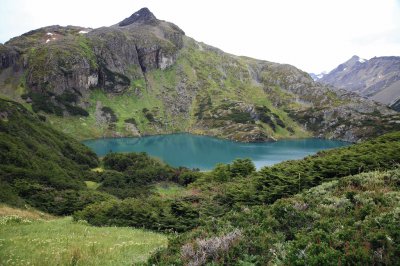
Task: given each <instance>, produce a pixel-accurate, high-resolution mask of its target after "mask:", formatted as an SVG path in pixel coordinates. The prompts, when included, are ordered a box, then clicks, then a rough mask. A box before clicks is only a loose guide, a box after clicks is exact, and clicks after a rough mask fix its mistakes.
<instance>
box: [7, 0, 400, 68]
mask: <svg viewBox="0 0 400 266" xmlns="http://www.w3.org/2000/svg"><path fill="white" fill-rule="evenodd" d="M142 7H148V8H149V9H150V10H151V11H152V12H153V13H154V15H155V16H156V17H157V18H159V19H162V20H167V21H170V22H173V23H175V24H177V25H178V26H179V27H180V28H181V29H183V30H184V31H185V32H186V35H188V36H190V37H193V38H194V39H196V40H198V41H202V42H205V43H207V44H210V45H213V46H215V47H218V48H220V49H222V50H224V51H226V52H229V53H232V54H236V55H246V56H250V57H254V58H258V59H264V60H268V61H274V62H279V63H288V64H292V65H295V66H296V67H299V68H301V69H303V70H305V71H308V72H316V73H318V72H321V71H326V70H328V71H329V70H332V69H333V68H334V67H336V66H337V65H338V64H340V63H342V62H344V61H346V60H347V59H349V58H350V57H351V56H352V55H355V54H356V55H359V56H360V57H362V58H366V59H369V58H371V57H374V56H384V55H396V56H400V0H279V1H278V0H258V1H255V0H241V1H235V0H230V1H229V0H201V1H197V0H196V1H189V0H186V1H185V0H148V1H144V0H129V1H128V0H107V1H101V0H63V1H56V0H0V42H1V43H4V42H6V41H7V40H9V39H10V38H11V37H14V36H17V35H20V34H22V33H24V32H27V31H29V30H32V29H36V28H39V27H43V26H48V25H55V24H58V25H62V26H65V25H77V26H85V27H92V28H96V27H100V26H109V25H112V24H115V23H117V22H119V21H121V20H122V19H124V18H125V17H128V16H130V15H131V14H132V13H134V12H135V11H137V10H138V9H140V8H142Z"/></svg>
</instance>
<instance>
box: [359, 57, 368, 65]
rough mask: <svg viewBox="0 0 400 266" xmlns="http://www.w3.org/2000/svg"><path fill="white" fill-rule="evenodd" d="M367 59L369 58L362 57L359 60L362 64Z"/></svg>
mask: <svg viewBox="0 0 400 266" xmlns="http://www.w3.org/2000/svg"><path fill="white" fill-rule="evenodd" d="M365 61H367V60H366V59H362V58H359V59H358V62H360V63H361V64H362V63H364V62H365Z"/></svg>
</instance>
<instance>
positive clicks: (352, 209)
mask: <svg viewBox="0 0 400 266" xmlns="http://www.w3.org/2000/svg"><path fill="white" fill-rule="evenodd" d="M44 120H45V119H44V118H43V117H41V116H39V115H35V114H32V113H31V112H29V111H27V110H26V109H25V108H24V107H23V106H21V105H19V104H16V103H13V102H10V101H6V100H0V159H1V160H0V161H1V164H0V182H1V186H0V201H1V202H2V203H7V204H8V205H9V206H13V207H20V208H25V206H26V205H28V206H33V207H35V208H37V209H38V210H40V211H41V212H48V213H50V214H52V215H63V216H67V215H72V217H73V220H72V219H71V218H70V217H65V218H55V217H54V216H51V215H48V214H45V213H41V212H32V211H30V210H19V211H18V212H17V211H14V208H11V207H4V206H3V207H2V208H0V216H2V218H1V223H0V230H1V231H0V233H1V236H2V237H1V239H2V240H1V243H0V245H1V249H0V252H1V253H0V258H1V260H2V261H1V264H6V265H7V264H14V263H17V264H18V263H19V264H20V265H23V264H27V260H29V262H30V263H36V264H40V265H46V264H49V265H50V264H54V263H55V264H57V263H58V264H72V265H76V264H81V265H91V264H92V265H98V264H102V265H104V264H105V265H107V263H109V264H110V265H118V264H122V265H126V264H132V263H133V262H138V261H141V262H144V261H145V259H146V258H147V256H148V254H150V252H151V251H153V250H155V249H156V248H157V247H160V246H163V245H164V246H165V243H166V240H165V237H164V236H160V235H157V234H153V233H149V232H146V231H143V230H139V231H137V230H132V229H130V228H127V227H134V228H141V229H147V230H153V231H158V232H162V233H165V232H167V233H176V232H178V233H179V235H177V236H176V237H174V238H172V239H171V241H170V242H169V244H168V247H166V248H165V249H163V250H161V251H158V252H157V253H156V254H154V255H153V256H152V257H151V258H150V260H149V262H148V263H149V264H150V265H152V264H156V265H163V264H164V265H204V264H205V263H210V264H212V265H215V264H225V265H268V264H278V265H296V264H297V265H329V264H332V265H333V264H335V265H337V264H346V265H349V264H357V263H361V264H363V265H372V264H374V265H375V264H378V265H395V264H396V263H397V261H396V259H397V258H398V257H399V256H400V235H399V231H398V225H399V224H400V220H399V217H400V216H399V208H400V203H399V202H400V194H399V188H400V186H399V184H400V178H399V175H400V170H399V169H398V165H399V163H400V132H393V133H389V134H386V135H383V136H380V137H378V138H375V139H371V140H369V141H365V142H363V143H359V144H355V145H352V146H348V147H343V148H340V149H334V150H329V151H322V152H319V153H317V154H316V155H313V156H309V157H307V158H304V159H302V160H297V161H288V162H283V163H280V164H277V165H274V166H272V167H264V168H262V169H261V170H260V171H256V169H255V167H254V164H253V163H252V162H251V160H249V159H237V160H235V161H233V162H232V163H231V164H219V165H217V166H216V167H215V168H214V169H213V170H212V171H210V172H205V173H204V172H199V171H196V170H193V169H187V168H184V167H179V168H175V167H171V166H169V165H167V164H165V163H163V162H161V161H159V160H157V159H155V158H151V157H149V156H148V155H147V154H145V153H128V154H116V153H110V154H108V155H106V156H105V157H104V158H103V160H102V162H101V163H100V162H99V160H98V158H97V156H96V155H95V154H94V153H92V152H91V151H89V150H88V149H87V148H86V147H85V146H83V145H82V144H80V143H79V142H76V141H75V140H73V139H72V138H70V137H68V136H65V135H64V134H63V133H60V132H58V131H56V130H54V129H52V128H51V127H50V126H49V125H48V124H47V123H46V122H45V121H44ZM89 224H90V225H92V226H93V225H94V226H106V227H107V228H104V227H92V226H89ZM109 226H121V227H123V228H115V227H109ZM71 232H72V233H71ZM171 235H173V234H171ZM135 239H137V241H138V242H136V240H135ZM147 240H149V242H146V241H147ZM138 243H139V244H138ZM17 251H18V252H17ZM43 252H44V253H43ZM139 253H140V254H144V255H145V256H143V257H141V256H139V255H137V256H136V255H135V254H139ZM95 257H96V258H95ZM22 260H24V261H22Z"/></svg>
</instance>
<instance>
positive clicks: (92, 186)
mask: <svg viewBox="0 0 400 266" xmlns="http://www.w3.org/2000/svg"><path fill="white" fill-rule="evenodd" d="M85 184H86V186H87V188H88V189H91V190H96V189H97V188H98V187H99V186H100V183H97V182H94V181H85Z"/></svg>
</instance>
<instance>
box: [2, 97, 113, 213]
mask: <svg viewBox="0 0 400 266" xmlns="http://www.w3.org/2000/svg"><path fill="white" fill-rule="evenodd" d="M44 120H45V117H42V116H40V115H39V116H38V115H36V114H33V113H31V112H30V111H28V110H27V109H25V108H24V107H23V106H22V105H20V104H17V103H15V102H11V101H7V100H1V99H0V162H1V163H0V183H1V186H0V191H1V193H0V201H1V202H3V203H7V204H10V205H14V206H24V205H25V204H29V205H32V206H35V207H38V208H40V209H42V210H44V211H48V212H51V213H56V214H69V213H72V212H74V211H75V210H77V209H80V208H82V207H83V206H85V205H86V204H88V203H90V202H94V201H96V200H99V199H101V198H103V199H104V198H107V197H109V196H108V195H105V194H102V193H99V192H94V191H89V190H87V189H86V185H85V183H84V181H85V180H90V179H91V176H92V175H93V174H92V172H90V168H92V167H96V166H97V165H98V163H99V162H98V158H97V156H96V155H95V154H94V153H93V152H92V151H90V150H89V149H88V148H87V147H85V146H84V145H82V144H80V143H79V142H77V141H76V140H74V139H73V138H71V137H68V136H66V135H65V134H63V133H61V132H59V131H57V130H54V129H53V128H51V127H50V126H49V125H48V124H47V123H46V122H44Z"/></svg>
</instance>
